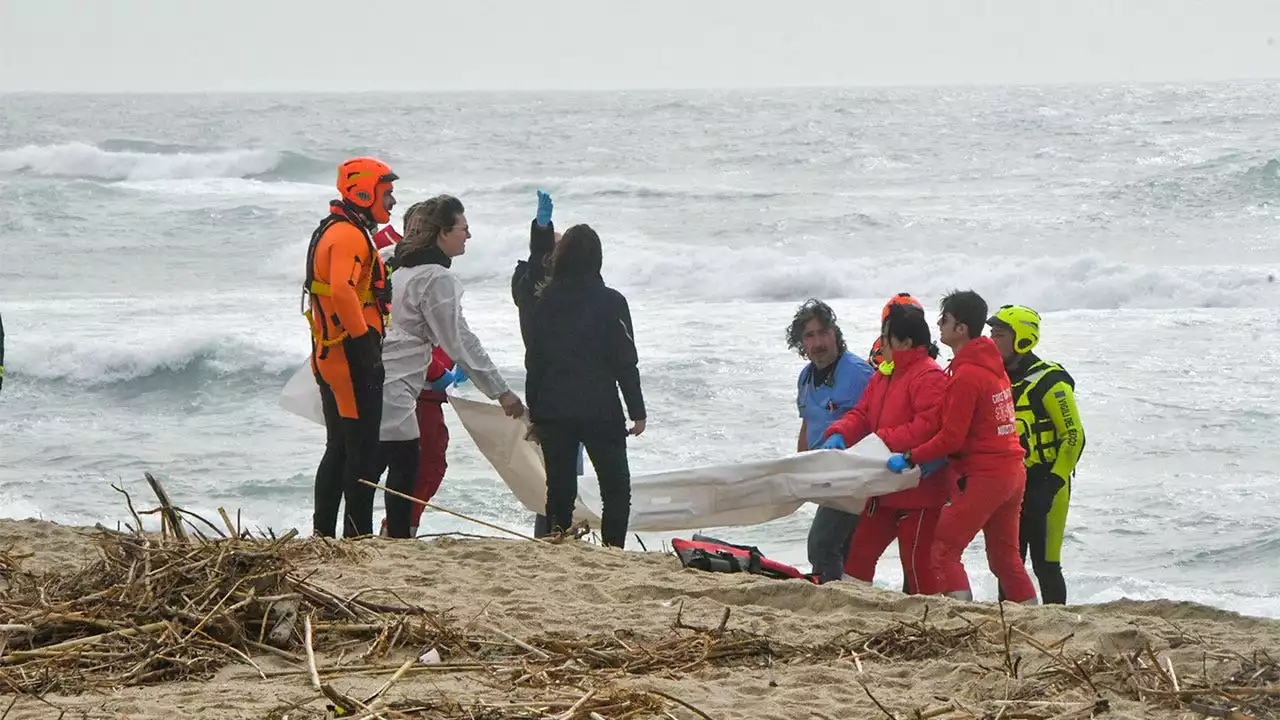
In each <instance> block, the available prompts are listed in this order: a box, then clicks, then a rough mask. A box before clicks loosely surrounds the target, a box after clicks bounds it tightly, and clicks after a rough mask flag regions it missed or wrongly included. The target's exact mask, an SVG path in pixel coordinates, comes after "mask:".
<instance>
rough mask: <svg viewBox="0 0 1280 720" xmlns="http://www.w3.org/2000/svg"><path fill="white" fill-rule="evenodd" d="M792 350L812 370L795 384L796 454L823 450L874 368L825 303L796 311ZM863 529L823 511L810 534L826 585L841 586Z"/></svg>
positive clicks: (840, 514)
mask: <svg viewBox="0 0 1280 720" xmlns="http://www.w3.org/2000/svg"><path fill="white" fill-rule="evenodd" d="M787 347H789V348H790V349H792V350H795V351H796V352H798V353H799V354H800V356H801V357H803V358H805V359H807V360H808V361H809V364H808V365H806V366H805V367H804V369H803V370H801V371H800V377H799V379H798V380H797V382H796V409H797V410H798V411H799V413H800V420H801V422H800V435H799V437H798V438H797V439H796V451H797V452H805V451H806V450H812V449H814V448H817V447H820V446H821V445H822V436H823V434H824V433H825V432H826V430H827V426H829V425H830V424H831V423H833V422H835V421H836V420H837V419H838V418H839V417H840V416H841V415H843V414H845V413H846V412H848V411H849V410H851V409H853V406H854V405H857V404H858V400H859V399H860V398H861V397H862V391H863V390H865V389H866V387H867V383H868V382H870V381H871V373H872V369H871V365H869V364H868V363H867V361H866V360H863V359H862V358H859V357H856V356H854V355H853V354H851V353H850V352H849V349H848V347H846V346H845V341H844V334H843V333H841V332H840V326H839V325H837V324H836V314H835V312H834V311H833V310H832V309H831V307H830V306H829V305H827V304H826V303H824V302H822V301H821V300H809V301H808V302H806V303H805V304H804V305H801V306H800V309H799V310H797V311H796V315H795V317H794V318H793V319H792V320H791V327H790V328H788V330H787ZM857 526H858V516H857V515H854V514H852V513H847V512H845V511H843V510H837V509H836V508H830V507H826V506H819V507H818V511H817V513H816V514H815V515H814V516H813V525H812V526H810V528H809V564H810V565H812V566H813V570H812V572H813V573H814V574H815V575H817V576H818V578H819V579H820V580H821V582H829V581H831V580H839V579H840V578H841V576H842V575H843V574H844V558H845V554H846V553H847V552H848V550H849V542H850V541H851V540H852V539H853V531H854V529H855V528H857Z"/></svg>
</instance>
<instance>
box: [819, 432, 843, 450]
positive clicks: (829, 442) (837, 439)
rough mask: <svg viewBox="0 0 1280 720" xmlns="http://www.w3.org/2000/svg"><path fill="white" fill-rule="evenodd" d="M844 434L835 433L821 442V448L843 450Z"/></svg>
mask: <svg viewBox="0 0 1280 720" xmlns="http://www.w3.org/2000/svg"><path fill="white" fill-rule="evenodd" d="M844 448H845V445H844V436H843V435H841V434H840V433H836V434H835V435H832V436H831V437H829V438H827V439H826V440H825V441H823V443H822V449H823V450H844Z"/></svg>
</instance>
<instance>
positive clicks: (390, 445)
mask: <svg viewBox="0 0 1280 720" xmlns="http://www.w3.org/2000/svg"><path fill="white" fill-rule="evenodd" d="M464 213H465V209H464V208H463V206H462V203H461V202H460V201H459V200H458V199H457V198H455V197H453V196H451V195H440V196H437V197H434V198H432V199H430V200H427V201H426V202H424V203H420V204H418V205H416V206H414V207H413V208H410V210H409V212H407V213H405V220H404V239H403V240H401V241H400V242H399V243H398V244H397V245H396V249H395V254H394V257H393V259H392V262H393V263H394V265H395V280H394V287H393V291H392V301H391V324H390V325H389V326H388V328H387V336H386V339H385V340H384V341H383V346H382V363H383V366H384V367H385V369H386V382H385V384H384V385H383V388H382V425H381V428H380V433H379V440H380V441H381V442H380V443H379V450H380V455H381V458H380V462H379V464H380V465H382V466H383V467H386V468H387V487H388V488H389V489H391V490H396V491H398V492H401V493H404V494H406V495H409V494H411V493H412V491H413V482H414V477H415V475H416V474H417V470H418V420H417V416H416V414H415V409H416V403H417V399H418V395H419V394H420V393H421V392H422V388H423V386H424V385H425V383H426V370H427V365H428V364H429V363H430V362H431V352H432V349H433V348H434V347H436V346H440V347H443V348H444V351H445V352H446V353H448V354H449V356H450V357H452V358H453V359H454V361H455V362H456V363H457V364H458V365H459V366H460V367H461V368H462V369H463V370H464V371H465V373H466V376H467V377H468V378H469V379H470V380H471V381H472V382H473V383H475V386H476V387H477V388H478V389H479V390H480V391H481V392H483V393H484V394H485V395H486V396H488V397H489V398H490V399H495V400H497V401H498V402H499V404H501V405H502V409H503V411H504V412H505V413H506V414H507V415H508V416H509V417H512V418H519V417H521V416H522V415H523V414H524V403H522V402H521V400H520V398H519V397H518V396H517V395H516V394H515V393H514V392H512V391H511V389H510V388H509V387H508V386H507V382H506V380H504V379H503V377H502V374H501V373H500V372H498V368H497V367H496V366H495V365H494V364H493V361H492V360H490V359H489V355H488V353H486V352H485V350H484V347H483V346H482V345H481V344H480V339H479V338H477V337H476V336H475V334H474V333H473V332H471V328H470V327H468V326H467V321H466V318H464V317H463V315H462V292H463V289H462V283H461V281H459V280H458V278H457V277H456V276H455V275H454V274H453V273H452V272H450V271H449V267H450V265H451V264H452V262H453V258H455V257H457V256H459V255H462V254H463V253H465V252H466V247H467V238H469V237H471V230H470V228H469V227H468V225H467V218H466V215H465V214H464ZM410 507H411V503H410V501H409V500H406V499H404V498H401V497H397V496H396V495H393V494H391V493H387V494H386V510H387V534H388V535H390V536H391V537H393V538H406V537H410V534H409V522H410Z"/></svg>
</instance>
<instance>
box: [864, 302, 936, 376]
mask: <svg viewBox="0 0 1280 720" xmlns="http://www.w3.org/2000/svg"><path fill="white" fill-rule="evenodd" d="M894 305H912V306H914V307H918V308H920V309H921V310H924V305H921V304H920V301H919V300H917V299H915V298H913V297H911V293H905V292H900V293H898V294H897V295H894V296H893V297H891V298H889V302H887V303H885V304H884V308H883V309H882V310H881V311H880V326H881V327H884V321H885V320H888V319H889V311H890V310H892V309H893V306H894ZM883 360H884V350H883V349H882V348H881V343H880V338H879V337H877V338H876V341H875V343H873V344H872V345H871V352H870V353H868V354H867V362H869V363H871V367H874V368H878V367H880V363H881V362H882V361H883Z"/></svg>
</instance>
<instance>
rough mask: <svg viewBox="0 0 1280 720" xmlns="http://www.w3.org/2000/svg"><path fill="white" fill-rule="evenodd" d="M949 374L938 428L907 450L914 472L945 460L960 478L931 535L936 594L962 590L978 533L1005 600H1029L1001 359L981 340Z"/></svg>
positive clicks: (1031, 592) (1017, 459) (1015, 446)
mask: <svg viewBox="0 0 1280 720" xmlns="http://www.w3.org/2000/svg"><path fill="white" fill-rule="evenodd" d="M948 371H949V372H950V373H951V384H950V385H949V386H948V387H947V391H946V394H945V395H944V396H943V400H942V429H941V430H940V431H939V432H938V434H937V435H935V436H933V438H932V439H930V440H929V441H928V442H925V443H923V444H922V445H920V446H918V447H916V448H913V449H912V450H911V461H912V462H914V463H916V464H918V465H919V464H924V463H926V462H929V461H932V460H937V459H939V458H943V457H946V458H948V460H949V463H950V464H952V465H955V466H956V470H957V472H959V473H960V475H961V476H962V477H963V479H964V480H963V490H962V491H961V492H960V493H959V495H958V496H957V497H956V498H955V499H954V500H953V501H952V503H951V504H950V505H948V506H947V507H945V508H943V510H942V517H941V518H940V519H939V520H938V527H937V530H936V531H935V533H934V551H933V559H934V566H935V568H936V569H937V571H938V574H939V588H938V589H939V592H942V593H957V592H968V591H969V576H968V575H967V574H966V573H965V570H964V563H963V562H961V560H960V558H961V555H962V554H963V553H964V549H965V548H966V547H968V545H969V543H970V542H972V541H973V538H974V537H976V536H977V534H978V531H979V530H981V531H982V535H983V538H984V539H985V540H986V546H987V565H988V567H990V568H991V572H992V573H994V574H995V576H996V577H997V578H998V579H999V581H1000V587H1001V588H1002V589H1003V590H1004V592H1005V597H1006V599H1008V600H1012V601H1014V602H1025V601H1027V600H1032V599H1034V598H1035V596H1036V591H1035V586H1033V585H1032V584H1031V578H1030V576H1028V575H1027V569H1026V567H1024V566H1023V563H1022V557H1021V555H1020V554H1019V552H1018V518H1019V516H1020V515H1021V513H1022V493H1023V490H1024V489H1025V487H1026V481H1027V476H1026V470H1025V469H1024V467H1023V463H1022V458H1023V450H1022V445H1021V444H1020V443H1019V442H1018V428H1017V424H1016V423H1015V421H1014V409H1013V390H1012V388H1011V387H1010V385H1009V376H1008V375H1007V374H1006V373H1005V369H1004V360H1003V359H1002V358H1001V357H1000V351H999V350H997V349H996V346H995V343H993V342H991V339H990V338H985V337H980V338H976V339H974V340H970V341H969V342H968V343H967V344H965V346H964V347H963V348H961V349H960V351H959V352H957V353H956V356H955V358H954V359H953V360H952V361H951V366H950V367H949V368H948Z"/></svg>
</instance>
